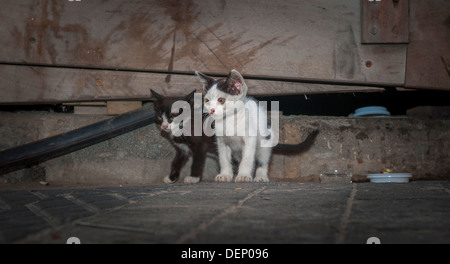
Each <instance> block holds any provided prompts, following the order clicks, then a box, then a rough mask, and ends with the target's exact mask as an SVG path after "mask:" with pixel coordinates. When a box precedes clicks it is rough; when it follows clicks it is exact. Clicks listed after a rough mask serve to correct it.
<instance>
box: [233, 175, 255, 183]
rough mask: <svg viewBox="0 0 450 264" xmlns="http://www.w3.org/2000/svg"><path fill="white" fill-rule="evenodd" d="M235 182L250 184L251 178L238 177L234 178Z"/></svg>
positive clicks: (245, 176)
mask: <svg viewBox="0 0 450 264" xmlns="http://www.w3.org/2000/svg"><path fill="white" fill-rule="evenodd" d="M234 181H235V182H252V181H253V179H252V176H247V175H238V176H236V179H235V180H234Z"/></svg>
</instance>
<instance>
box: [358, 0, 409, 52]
mask: <svg viewBox="0 0 450 264" xmlns="http://www.w3.org/2000/svg"><path fill="white" fill-rule="evenodd" d="M408 22H409V0H361V42H362V43H364V44H374V43H408V42H409V25H408Z"/></svg>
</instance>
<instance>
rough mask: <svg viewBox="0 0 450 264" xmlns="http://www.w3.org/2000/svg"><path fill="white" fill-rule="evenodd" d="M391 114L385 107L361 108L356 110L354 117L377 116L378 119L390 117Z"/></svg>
mask: <svg viewBox="0 0 450 264" xmlns="http://www.w3.org/2000/svg"><path fill="white" fill-rule="evenodd" d="M390 115H391V113H389V111H388V110H387V109H386V107H383V106H366V107H361V108H358V109H356V110H355V114H353V116H354V117H358V116H376V117H384V116H390Z"/></svg>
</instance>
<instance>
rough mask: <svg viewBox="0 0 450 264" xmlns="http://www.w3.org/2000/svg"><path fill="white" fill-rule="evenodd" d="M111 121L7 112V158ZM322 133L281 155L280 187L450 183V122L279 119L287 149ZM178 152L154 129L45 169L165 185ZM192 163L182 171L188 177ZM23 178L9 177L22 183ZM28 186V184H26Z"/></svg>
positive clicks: (1, 136) (3, 143) (3, 142)
mask: <svg viewBox="0 0 450 264" xmlns="http://www.w3.org/2000/svg"><path fill="white" fill-rule="evenodd" d="M106 118H109V117H108V116H80V115H73V114H59V113H48V112H23V113H19V114H18V113H8V112H0V123H1V126H0V150H3V149H7V148H10V147H14V146H17V145H21V144H25V143H29V142H32V141H35V140H38V139H42V138H45V137H49V136H53V135H56V134H59V133H63V132H66V131H70V130H72V129H76V128H78V127H81V126H85V125H88V124H91V123H94V122H98V121H101V120H103V119H106ZM314 129H319V130H320V133H319V135H318V137H317V139H316V142H315V144H314V145H313V146H312V147H311V149H310V150H308V151H307V152H305V153H303V154H301V155H300V156H297V157H283V156H278V155H274V156H273V158H272V163H271V167H270V178H271V180H273V181H300V182H311V181H312V182H318V181H320V180H319V175H320V174H321V173H326V172H332V171H334V170H339V171H345V172H348V173H352V175H353V180H356V181H361V180H362V181H364V180H365V179H366V177H365V175H366V174H367V173H373V172H379V171H380V170H381V169H382V168H385V167H386V168H391V169H393V170H394V171H397V172H403V171H406V172H411V173H412V174H413V180H422V179H427V180H430V179H449V177H450V164H449V163H448V162H447V161H448V160H450V157H449V156H450V120H449V119H428V118H407V117H391V118H346V117H311V116H288V117H285V116H283V117H281V118H280V142H282V143H291V144H294V143H298V142H300V141H301V140H303V139H304V138H305V137H306V136H307V134H308V133H310V132H311V131H312V130H314ZM173 156H174V150H173V149H172V147H171V146H170V144H169V143H168V142H167V141H166V140H165V139H164V138H162V137H161V136H160V135H159V132H158V130H157V129H156V126H155V125H150V126H148V127H144V128H140V129H138V130H135V131H133V132H130V133H128V134H124V135H121V136H118V137H116V138H113V139H110V140H107V141H104V142H102V143H99V144H96V145H94V146H90V147H87V148H85V149H82V150H79V151H76V152H73V153H71V154H68V155H65V156H61V157H59V158H56V159H53V160H49V161H47V162H44V163H41V164H40V165H39V166H41V167H43V168H45V178H46V181H49V182H55V183H56V182H70V183H79V184H87V185H89V184H91V183H97V184H98V183H101V182H104V183H109V184H110V183H112V182H116V183H117V184H121V183H124V184H126V183H128V184H147V183H162V180H163V178H164V177H165V176H166V175H167V174H168V173H169V171H170V162H171V160H172V158H173ZM189 168H190V163H188V164H187V166H186V167H185V169H184V171H183V175H184V176H186V175H188V173H189ZM217 171H218V164H217V162H216V161H214V160H212V159H208V161H207V168H206V170H205V175H204V180H205V181H213V179H214V176H215V174H217ZM22 176H23V175H21V172H20V171H18V172H14V173H10V174H6V175H3V177H4V178H6V179H8V178H9V179H11V177H15V178H14V179H13V180H12V181H14V180H16V181H17V177H19V178H20V177H22ZM22 178H23V177H22Z"/></svg>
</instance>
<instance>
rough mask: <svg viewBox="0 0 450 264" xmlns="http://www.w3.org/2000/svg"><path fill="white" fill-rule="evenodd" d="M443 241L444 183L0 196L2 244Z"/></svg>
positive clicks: (447, 219) (448, 234) (449, 227)
mask: <svg viewBox="0 0 450 264" xmlns="http://www.w3.org/2000/svg"><path fill="white" fill-rule="evenodd" d="M70 237H77V238H79V239H80V241H81V243H358V244H360V243H366V241H367V240H368V238H370V237H376V238H378V239H379V240H380V241H381V243H450V182H449V181H417V182H411V183H406V184H392V183H391V184H373V183H353V184H338V183H328V184H319V183H265V184H259V183H246V184H236V183H200V184H196V185H185V184H175V185H149V186H125V187H98V188H77V189H66V188H64V189H42V188H39V189H35V190H32V189H26V190H25V189H21V190H0V243H56V244H58V243H66V241H67V239H68V238H70Z"/></svg>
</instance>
